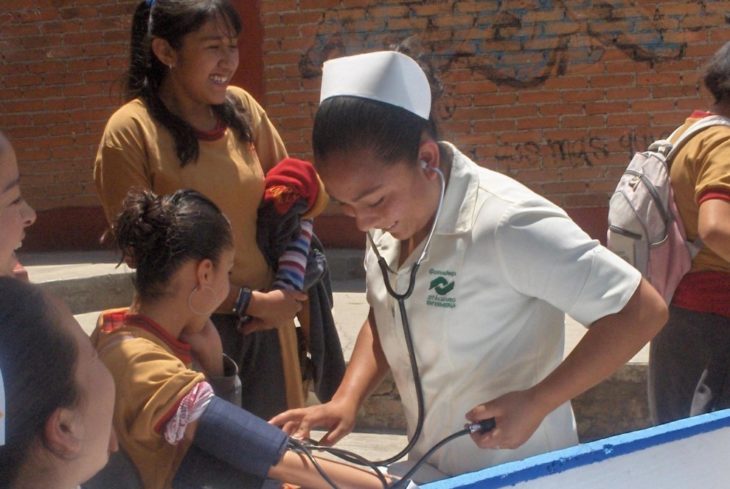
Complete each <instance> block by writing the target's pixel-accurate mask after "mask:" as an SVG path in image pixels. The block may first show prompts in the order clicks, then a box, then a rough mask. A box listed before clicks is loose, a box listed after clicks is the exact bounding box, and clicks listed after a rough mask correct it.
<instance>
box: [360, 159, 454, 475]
mask: <svg viewBox="0 0 730 489" xmlns="http://www.w3.org/2000/svg"><path fill="white" fill-rule="evenodd" d="M430 171H435V172H436V173H437V174H438V176H439V178H440V180H441V194H440V196H439V205H438V208H437V209H436V215H435V217H434V219H433V224H431V230H430V232H429V233H428V238H427V239H426V243H425V245H424V246H423V251H422V252H421V255H420V256H419V257H418V260H416V263H414V264H413V266H412V267H411V271H410V276H409V278H408V287H407V288H406V291H405V292H403V293H398V292H397V291H396V290H395V288H393V285H392V284H391V282H390V276H389V272H390V270H389V267H388V264H387V262H386V261H385V258H383V257H382V255H381V254H380V252H379V251H378V247H377V245H376V244H375V241H374V240H373V237H372V235H371V234H370V233H369V232H368V233H366V234H367V236H368V240H369V241H370V246H371V248H372V249H373V251H374V253H375V255H376V257H377V259H378V266H379V267H380V271H381V273H382V275H383V283H384V284H385V289H386V290H387V291H388V294H389V295H390V296H391V297H393V298H394V299H395V300H396V301H397V302H398V310H399V312H400V317H401V323H402V326H403V336H404V338H405V341H406V349H407V350H408V358H409V360H410V363H411V373H412V375H413V383H414V387H415V390H416V403H417V407H418V416H417V418H416V419H417V421H416V428H415V429H414V431H413V436H411V438H410V440H408V444H407V445H406V446H405V447H404V448H403V449H402V450H401V451H400V452H398V453H396V454H395V455H393V456H392V457H389V458H387V459H384V460H378V461H375V462H374V463H375V464H377V465H390V464H392V463H393V462H396V461H397V460H400V459H401V458H403V457H405V456H406V455H407V454H408V453H409V452H410V451H411V450H412V449H413V447H414V446H415V444H416V442H417V441H418V438H419V437H420V436H421V432H422V431H423V423H424V419H425V404H426V403H425V400H424V395H423V385H422V384H421V375H420V374H419V372H418V361H417V359H416V350H415V347H414V346H413V336H412V335H411V326H410V322H409V321H408V314H407V313H406V299H408V298H409V297H410V296H411V295H412V294H413V289H414V288H415V286H416V274H417V273H418V268H419V267H420V266H421V262H422V261H423V260H424V259H425V258H426V256H427V254H428V251H429V249H430V247H431V239H432V238H433V234H434V232H435V231H436V226H437V225H438V222H439V217H440V215H441V208H442V207H443V204H444V196H445V194H446V178H445V177H444V174H443V172H441V170H440V169H438V168H430Z"/></svg>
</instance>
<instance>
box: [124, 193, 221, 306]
mask: <svg viewBox="0 0 730 489" xmlns="http://www.w3.org/2000/svg"><path fill="white" fill-rule="evenodd" d="M114 236H115V239H116V243H117V246H118V247H119V249H120V251H121V252H122V254H123V255H124V257H126V258H127V259H128V260H129V261H130V262H131V263H130V264H131V265H132V266H133V267H134V268H136V274H135V278H134V283H135V287H136V289H137V292H138V293H139V295H140V297H142V298H143V299H156V298H159V297H161V296H163V295H164V294H165V293H166V291H167V286H168V283H169V281H170V279H171V277H172V276H173V274H174V273H175V272H176V271H177V270H178V269H179V268H180V266H181V265H182V264H183V263H185V262H186V261H188V260H204V259H206V258H207V259H210V260H212V261H213V262H214V263H216V264H217V263H218V259H219V257H220V254H221V252H222V251H223V250H224V249H226V248H230V247H232V246H233V237H232V234H231V225H230V223H229V222H228V219H226V217H225V216H224V215H223V213H222V212H221V211H220V209H219V208H218V206H216V205H215V204H214V203H213V202H211V201H210V200H209V199H208V198H207V197H205V196H204V195H203V194H201V193H199V192H196V191H195V190H187V189H183V190H178V191H177V192H175V193H173V194H171V195H165V196H161V197H158V196H157V195H155V194H154V193H153V192H151V191H149V190H138V189H132V190H130V191H129V193H128V194H127V196H126V198H125V199H124V203H123V204H122V211H121V212H120V214H119V216H118V217H117V221H116V224H115V226H114Z"/></svg>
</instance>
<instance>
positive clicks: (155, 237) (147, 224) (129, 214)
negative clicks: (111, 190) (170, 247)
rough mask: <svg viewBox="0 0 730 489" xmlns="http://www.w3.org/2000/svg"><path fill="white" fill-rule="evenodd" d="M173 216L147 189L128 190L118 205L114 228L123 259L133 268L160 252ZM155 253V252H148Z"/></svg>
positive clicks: (161, 200) (157, 197) (159, 198)
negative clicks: (121, 202)
mask: <svg viewBox="0 0 730 489" xmlns="http://www.w3.org/2000/svg"><path fill="white" fill-rule="evenodd" d="M172 220H173V216H172V213H171V212H170V208H169V206H166V205H165V204H164V200H163V198H162V197H159V196H157V195H156V194H155V193H154V192H152V191H150V190H144V189H143V190H140V189H132V190H130V192H129V193H128V194H127V196H126V197H125V199H124V202H123V204H122V211H121V213H120V214H119V217H118V218H117V224H116V227H115V229H114V234H115V236H116V242H117V246H118V247H119V249H120V250H122V253H123V255H124V256H123V260H124V261H126V262H127V264H128V265H129V266H130V267H132V268H136V267H137V266H138V265H139V264H140V262H141V261H142V260H144V259H145V258H146V257H149V256H155V255H157V254H159V250H160V249H164V248H166V247H165V242H166V241H167V233H168V230H169V229H170V224H171V223H172ZM153 250H157V253H150V252H151V251H153Z"/></svg>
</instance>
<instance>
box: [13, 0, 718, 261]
mask: <svg viewBox="0 0 730 489" xmlns="http://www.w3.org/2000/svg"><path fill="white" fill-rule="evenodd" d="M136 3H137V2H136V1H132V0H63V1H59V0H39V1H37V2H30V3H29V2H27V1H24V0H4V1H3V2H2V9H1V10H0V129H2V130H4V131H6V132H7V133H8V135H9V136H10V138H11V139H12V141H13V142H14V144H15V147H16V149H17V151H18V159H19V161H20V166H21V174H22V179H23V186H24V192H25V194H26V196H27V198H28V200H29V201H30V202H31V203H32V204H33V205H34V206H35V207H36V208H37V209H39V210H40V211H41V212H40V215H39V221H38V223H37V224H36V226H34V228H32V229H31V231H30V233H29V237H28V239H27V240H26V247H28V248H77V249H83V248H88V247H95V246H97V244H96V239H97V237H98V235H99V233H100V231H101V229H103V224H104V223H103V218H102V216H101V213H100V211H99V208H98V203H97V199H96V196H95V193H94V189H93V183H92V180H91V167H92V164H93V158H94V154H95V152H96V146H97V144H98V140H99V136H100V134H101V131H102V129H103V126H104V122H105V121H106V119H107V118H108V116H109V115H110V114H111V113H112V112H113V110H114V109H115V108H116V107H118V105H119V104H120V101H121V98H120V95H119V83H120V80H121V79H122V76H123V73H124V70H125V68H126V66H127V56H128V55H127V43H128V32H129V23H130V20H131V14H132V12H133V10H134V7H135V5H136ZM234 3H235V4H236V6H237V7H238V9H239V11H240V12H241V13H242V14H243V16H244V19H245V23H246V31H245V33H244V35H243V36H242V39H241V47H242V67H241V70H240V72H239V75H238V77H237V78H236V82H237V83H239V84H241V85H243V86H245V87H248V88H250V89H251V90H252V91H253V92H254V93H255V94H256V95H257V96H258V97H259V98H260V99H261V100H262V102H263V104H264V106H265V107H266V108H267V110H268V111H269V113H270V115H271V117H272V119H273V120H274V121H275V123H276V124H277V126H278V127H279V129H280V130H281V133H282V135H283V136H284V139H285V141H286V143H287V146H288V147H289V149H290V151H291V152H292V153H293V154H296V155H298V156H301V157H305V158H308V157H310V150H309V147H310V143H309V137H310V130H311V117H312V114H313V113H314V111H315V109H316V106H317V100H318V88H319V81H320V79H319V73H320V66H321V63H322V62H323V61H324V60H325V59H327V58H329V57H334V56H339V55H343V54H351V53H356V52H362V51H366V50H374V49H383V48H387V47H389V46H391V45H394V44H401V43H403V44H405V45H406V46H407V47H408V48H409V49H410V51H411V53H413V54H414V55H416V56H419V57H420V58H421V59H422V60H423V62H424V63H425V64H426V65H427V66H429V67H430V71H431V72H432V74H433V78H434V80H436V81H437V82H438V83H440V85H441V86H442V91H441V94H440V97H439V100H438V103H437V105H436V108H437V112H438V114H439V116H440V119H441V125H442V129H443V134H444V136H445V138H446V139H449V140H451V141H453V142H455V143H456V144H457V145H458V146H459V147H461V148H462V150H464V151H466V152H467V153H469V154H470V155H472V156H474V157H475V158H476V159H477V161H478V162H480V164H483V165H485V166H489V167H493V168H496V169H498V170H501V171H504V172H506V173H508V174H510V175H512V176H514V177H515V178H517V179H518V180H520V181H522V182H524V183H526V184H527V185H529V186H531V187H532V188H534V189H535V190H537V191H539V192H541V193H544V194H545V195H547V196H548V197H549V198H551V199H552V200H554V201H555V202H557V203H559V204H560V205H563V206H565V207H566V208H567V209H568V210H569V212H570V213H571V214H572V215H573V216H574V217H575V218H576V219H577V220H578V221H579V223H580V224H582V225H583V226H584V227H586V228H587V229H588V230H589V232H590V233H591V234H592V235H594V236H601V235H602V234H603V231H604V229H605V205H606V202H607V199H608V195H609V193H610V191H611V190H612V189H613V187H614V185H615V182H616V180H617V178H618V175H619V174H620V172H621V170H622V168H623V166H624V165H625V164H626V162H627V161H628V158H629V156H630V154H631V153H632V152H633V151H634V150H636V149H638V148H642V147H644V146H645V145H646V143H647V142H648V141H650V140H652V139H654V138H656V137H657V136H660V135H664V134H666V133H667V132H668V131H670V130H671V129H672V128H673V127H674V126H675V125H677V124H679V123H680V122H681V120H682V118H683V117H684V116H685V115H686V114H687V113H688V112H689V111H690V110H691V109H693V108H696V107H705V106H706V103H707V98H706V96H705V94H704V93H703V92H702V90H701V88H700V83H699V80H698V75H699V73H700V70H701V66H702V64H703V63H704V62H705V61H706V59H707V58H708V57H709V56H710V55H711V54H712V53H713V52H714V51H715V50H716V49H717V48H718V47H719V46H720V45H721V44H722V43H723V42H725V41H727V40H730V30H729V29H728V17H727V14H726V11H727V2H726V1H712V0H703V1H699V0H689V1H681V2H680V1H665V2H650V1H643V0H635V1H623V0H606V1H602V2H592V1H586V0H580V1H579V0H562V1H559V0H499V1H498V0H485V1H475V0H458V1H451V2H444V1H435V0H422V1H400V2H399V1H386V2H377V5H376V2H371V1H369V0H342V1H340V0H338V1H333V0H298V1H293V0H258V1H250V0H249V1H244V0H234ZM317 226H318V232H319V233H320V234H322V235H324V237H325V239H326V241H327V242H328V244H329V245H330V246H339V245H350V246H358V247H359V246H361V245H362V240H361V237H360V235H359V234H358V233H356V232H354V228H353V226H352V223H351V222H350V221H348V220H346V219H344V218H343V217H342V216H340V215H338V214H337V212H336V210H335V209H331V210H330V211H329V217H328V218H326V219H320V221H319V223H318V225H317Z"/></svg>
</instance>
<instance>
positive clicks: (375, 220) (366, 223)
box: [318, 151, 437, 240]
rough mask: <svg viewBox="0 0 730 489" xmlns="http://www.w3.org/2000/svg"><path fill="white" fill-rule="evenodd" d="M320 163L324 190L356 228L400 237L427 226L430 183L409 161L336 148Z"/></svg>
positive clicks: (431, 206)
mask: <svg viewBox="0 0 730 489" xmlns="http://www.w3.org/2000/svg"><path fill="white" fill-rule="evenodd" d="M321 163H322V164H320V165H318V171H319V173H320V177H321V178H322V181H323V182H324V184H325V187H326V189H327V192H328V193H329V195H330V197H332V198H333V199H334V200H335V201H337V202H339V204H340V205H341V207H342V211H343V212H344V213H345V214H346V215H348V216H351V217H354V218H355V221H356V223H357V227H358V229H360V230H361V231H368V230H370V229H382V230H384V231H388V232H389V233H390V234H391V235H393V237H395V238H396V239H399V240H405V239H409V238H411V237H413V236H414V235H416V234H418V233H419V232H421V231H422V230H424V229H428V226H429V225H430V222H431V219H432V218H433V215H434V213H435V210H436V208H435V205H434V200H433V198H432V197H433V191H434V188H435V187H434V186H433V182H432V181H430V180H429V179H428V178H427V177H426V174H425V172H424V171H423V170H422V169H421V168H420V167H419V166H418V165H416V164H415V163H412V162H405V161H404V162H399V163H395V164H384V163H383V162H381V161H379V160H378V159H377V158H376V157H375V156H374V155H373V154H372V152H370V151H357V152H354V153H337V154H333V155H330V156H329V157H328V158H327V159H326V161H324V162H321ZM436 202H437V201H436Z"/></svg>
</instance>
